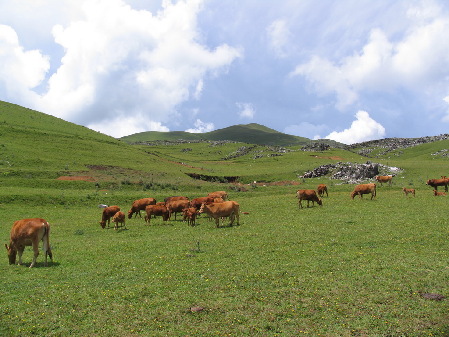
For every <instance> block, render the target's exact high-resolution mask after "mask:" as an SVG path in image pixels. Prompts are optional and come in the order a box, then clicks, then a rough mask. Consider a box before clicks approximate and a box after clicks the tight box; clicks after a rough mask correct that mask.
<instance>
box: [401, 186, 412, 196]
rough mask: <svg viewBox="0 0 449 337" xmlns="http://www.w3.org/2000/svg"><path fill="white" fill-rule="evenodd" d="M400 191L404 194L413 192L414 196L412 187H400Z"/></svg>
mask: <svg viewBox="0 0 449 337" xmlns="http://www.w3.org/2000/svg"><path fill="white" fill-rule="evenodd" d="M402 191H403V192H404V195H405V196H407V195H409V194H413V196H415V189H414V188H405V187H403V188H402Z"/></svg>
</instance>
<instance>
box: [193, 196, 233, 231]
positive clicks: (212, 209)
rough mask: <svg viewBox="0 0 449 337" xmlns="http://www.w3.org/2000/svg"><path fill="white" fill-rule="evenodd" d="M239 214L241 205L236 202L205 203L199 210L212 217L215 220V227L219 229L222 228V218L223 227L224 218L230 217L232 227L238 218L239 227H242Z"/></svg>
mask: <svg viewBox="0 0 449 337" xmlns="http://www.w3.org/2000/svg"><path fill="white" fill-rule="evenodd" d="M239 212H240V205H239V204H238V203H237V202H235V201H224V202H219V203H215V202H210V203H203V204H202V205H201V208H200V210H199V213H206V214H207V215H209V216H210V217H212V218H214V219H215V226H216V227H217V228H218V227H220V218H222V225H223V221H224V219H223V218H227V217H229V219H230V221H231V222H230V224H229V225H230V226H232V224H233V223H234V218H237V225H240V223H239V220H240V219H239Z"/></svg>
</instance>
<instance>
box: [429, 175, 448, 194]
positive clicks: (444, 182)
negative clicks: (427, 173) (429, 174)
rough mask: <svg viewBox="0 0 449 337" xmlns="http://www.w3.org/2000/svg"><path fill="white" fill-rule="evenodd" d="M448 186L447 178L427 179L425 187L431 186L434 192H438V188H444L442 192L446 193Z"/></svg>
mask: <svg viewBox="0 0 449 337" xmlns="http://www.w3.org/2000/svg"><path fill="white" fill-rule="evenodd" d="M448 184H449V178H441V179H429V180H427V182H426V185H429V186H432V187H433V189H434V190H438V186H444V190H445V191H446V192H447V185H448Z"/></svg>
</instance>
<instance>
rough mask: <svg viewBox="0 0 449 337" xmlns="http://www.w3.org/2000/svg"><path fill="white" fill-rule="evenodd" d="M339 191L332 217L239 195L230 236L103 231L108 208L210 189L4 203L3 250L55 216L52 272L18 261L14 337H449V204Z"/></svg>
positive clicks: (10, 327) (148, 228)
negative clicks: (433, 296) (20, 229)
mask: <svg viewBox="0 0 449 337" xmlns="http://www.w3.org/2000/svg"><path fill="white" fill-rule="evenodd" d="M317 182H318V180H313V181H307V182H305V183H303V184H302V185H301V186H302V187H304V188H309V187H310V188H314V187H315V185H316V183H317ZM65 183H66V184H67V185H71V184H79V183H76V182H65ZM328 184H329V186H330V188H329V192H330V195H329V197H328V198H327V197H325V198H324V201H323V206H322V207H318V206H315V207H310V208H304V209H301V210H300V209H298V203H297V199H296V198H295V192H296V189H297V188H298V186H280V187H257V188H254V187H253V188H251V187H249V190H248V192H234V191H231V190H230V192H229V193H230V197H231V199H233V200H236V201H238V202H239V203H240V205H241V210H242V211H244V212H248V213H249V214H242V215H241V216H240V226H234V227H223V228H215V226H214V224H213V223H212V222H210V221H209V220H207V219H205V218H200V219H199V220H198V222H197V226H196V227H189V226H187V225H186V224H185V223H183V222H182V221H179V220H177V221H174V220H172V221H170V222H168V223H164V222H163V221H162V220H161V219H160V218H156V219H153V220H152V224H151V225H146V224H145V223H144V221H143V219H140V218H138V217H137V218H135V219H134V218H133V219H131V220H128V221H127V228H128V229H127V230H118V231H115V230H113V229H104V230H103V229H101V227H100V225H99V224H98V222H99V220H100V217H101V209H99V208H97V204H98V203H99V202H101V201H106V202H107V203H109V204H117V205H119V206H120V207H121V208H122V209H123V210H125V211H127V210H128V209H129V207H130V205H131V202H132V201H133V200H134V199H135V198H138V197H146V196H153V197H155V198H156V199H160V200H162V199H163V198H164V197H166V196H169V195H173V193H174V194H176V195H180V194H182V195H187V196H189V197H191V198H193V197H196V196H203V195H204V194H205V193H206V192H207V191H208V190H207V188H205V189H203V188H192V189H190V190H163V189H159V190H152V191H134V190H131V189H128V190H126V189H122V190H117V191H113V192H109V194H106V193H107V192H106V191H98V192H97V191H95V190H93V189H90V187H89V186H88V187H87V188H86V187H85V188H84V189H83V188H80V187H78V190H77V189H72V190H70V189H69V188H67V189H66V199H67V200H66V202H63V203H61V200H60V195H59V190H58V189H57V188H52V189H48V190H47V196H45V197H44V196H42V198H46V199H45V200H46V202H45V203H43V202H41V200H39V199H36V200H35V199H31V200H34V201H31V202H30V203H28V204H24V202H22V200H19V199H17V200H10V201H9V202H2V203H1V205H0V210H1V213H2V224H1V227H0V228H1V237H2V238H3V239H2V240H3V241H4V242H5V243H6V241H7V239H8V236H9V230H10V227H11V225H12V223H13V221H14V220H17V219H20V218H25V217H44V218H45V219H47V220H48V221H49V222H50V223H51V226H52V227H51V228H52V229H51V237H50V242H51V247H52V250H53V255H54V262H53V263H50V264H49V266H48V267H44V265H43V257H42V256H40V257H39V258H38V263H37V266H36V268H32V269H29V268H27V266H28V265H29V264H30V262H31V259H32V252H31V249H30V248H27V249H26V251H25V253H24V263H25V265H23V266H9V265H8V264H7V263H8V262H7V257H6V253H5V255H4V259H3V263H0V273H1V275H2V276H1V278H2V285H3V286H2V288H1V299H0V335H2V336H67V335H73V336H86V335H91V336H303V335H304V336H447V335H448V333H449V317H448V313H449V311H448V309H449V306H448V301H447V300H443V301H433V300H429V299H425V298H423V297H422V296H421V294H422V293H437V294H442V295H444V296H448V294H449V282H448V281H449V268H448V267H447V263H448V257H449V252H448V246H447V242H448V236H449V231H448V227H447V203H448V199H447V198H445V197H433V196H432V192H431V189H430V188H429V187H426V186H422V187H421V186H420V187H419V188H417V194H416V197H415V198H413V197H408V198H406V197H405V196H404V195H403V194H402V191H401V185H399V184H398V183H395V184H394V185H393V186H392V187H386V186H384V187H381V188H379V189H378V196H377V198H376V200H373V201H371V200H369V198H366V196H365V198H364V199H363V200H360V199H358V198H356V199H355V200H351V199H350V197H349V193H350V191H351V190H352V185H348V184H343V185H337V184H331V183H330V182H328ZM217 187H219V186H209V188H214V189H217ZM220 187H222V186H220ZM12 189H13V188H12V187H11V190H10V191H9V192H11V193H12ZM76 191H78V193H79V195H80V197H79V198H78V197H77V195H76V194H77V193H76ZM16 192H17V193H16V194H17V195H22V194H23V191H20V190H17V191H16ZM95 193H97V194H95ZM111 193H112V194H111ZM6 194H7V193H2V195H0V198H5V195H6ZM34 194H35V195H39V194H41V195H44V194H45V190H42V191H39V190H36V191H35V193H34ZM89 194H92V195H94V196H92V197H91V198H90V199H89V198H87V197H86V198H84V197H81V196H84V195H89ZM52 197H53V199H52ZM52 200H53V201H54V202H52ZM194 307H200V308H201V309H202V310H200V311H199V312H192V310H191V308H194Z"/></svg>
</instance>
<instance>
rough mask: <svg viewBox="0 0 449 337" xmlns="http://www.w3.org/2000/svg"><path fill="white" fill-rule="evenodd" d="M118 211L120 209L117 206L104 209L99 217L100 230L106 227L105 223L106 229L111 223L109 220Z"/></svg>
mask: <svg viewBox="0 0 449 337" xmlns="http://www.w3.org/2000/svg"><path fill="white" fill-rule="evenodd" d="M119 211H120V207H118V206H109V207H106V208H105V209H103V214H102V215H101V221H100V225H101V228H103V229H104V228H105V227H106V221H107V222H108V227H109V224H110V223H111V218H112V217H113V216H114V215H115V213H117V212H119Z"/></svg>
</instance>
